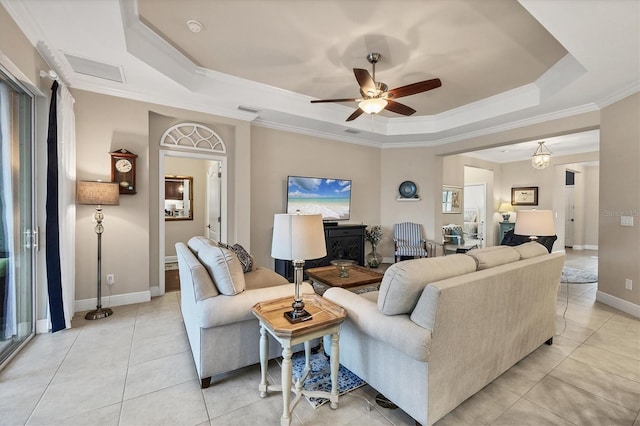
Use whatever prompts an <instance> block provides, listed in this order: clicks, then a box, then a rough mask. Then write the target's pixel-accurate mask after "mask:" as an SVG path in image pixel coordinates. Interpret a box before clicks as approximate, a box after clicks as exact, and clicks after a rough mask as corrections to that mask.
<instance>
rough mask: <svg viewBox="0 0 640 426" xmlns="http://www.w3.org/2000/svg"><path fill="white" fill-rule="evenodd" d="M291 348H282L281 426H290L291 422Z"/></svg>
mask: <svg viewBox="0 0 640 426" xmlns="http://www.w3.org/2000/svg"><path fill="white" fill-rule="evenodd" d="M291 354H292V352H291V348H283V349H282V376H281V377H282V418H281V419H280V425H281V426H289V424H290V423H291V409H290V403H291V374H292V365H291Z"/></svg>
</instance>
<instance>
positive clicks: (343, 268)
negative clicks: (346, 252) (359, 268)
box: [331, 259, 356, 278]
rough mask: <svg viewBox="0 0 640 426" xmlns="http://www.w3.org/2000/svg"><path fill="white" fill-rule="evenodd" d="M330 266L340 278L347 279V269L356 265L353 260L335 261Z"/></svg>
mask: <svg viewBox="0 0 640 426" xmlns="http://www.w3.org/2000/svg"><path fill="white" fill-rule="evenodd" d="M331 264H332V265H333V266H335V267H336V269H337V270H338V273H339V274H340V278H349V269H351V267H352V266H353V265H355V264H356V262H355V260H345V259H335V260H332V261H331Z"/></svg>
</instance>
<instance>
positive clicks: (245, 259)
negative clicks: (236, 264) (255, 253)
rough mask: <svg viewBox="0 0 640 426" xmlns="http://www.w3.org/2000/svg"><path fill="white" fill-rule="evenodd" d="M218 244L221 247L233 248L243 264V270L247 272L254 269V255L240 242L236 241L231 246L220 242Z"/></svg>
mask: <svg viewBox="0 0 640 426" xmlns="http://www.w3.org/2000/svg"><path fill="white" fill-rule="evenodd" d="M218 245H219V246H220V247H224V248H226V249H227V250H231V251H232V252H234V253H235V254H236V256H238V260H239V261H240V264H241V265H242V272H244V273H247V272H251V271H253V257H252V256H251V255H250V254H249V252H248V251H247V250H245V248H244V247H242V246H241V245H240V244H238V243H235V244H234V245H232V246H230V245H229V244H225V243H222V242H219V243H218Z"/></svg>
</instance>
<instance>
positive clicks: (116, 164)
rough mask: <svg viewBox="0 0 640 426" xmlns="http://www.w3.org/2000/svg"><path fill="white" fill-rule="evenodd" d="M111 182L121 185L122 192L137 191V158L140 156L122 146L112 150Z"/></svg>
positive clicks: (130, 192) (133, 192) (131, 192)
mask: <svg viewBox="0 0 640 426" xmlns="http://www.w3.org/2000/svg"><path fill="white" fill-rule="evenodd" d="M109 155H111V182H117V183H118V184H119V185H120V194H135V193H136V189H137V188H136V158H138V156H137V155H136V154H134V153H132V152H129V151H127V150H126V149H124V148H122V149H119V150H117V151H113V152H110V153H109Z"/></svg>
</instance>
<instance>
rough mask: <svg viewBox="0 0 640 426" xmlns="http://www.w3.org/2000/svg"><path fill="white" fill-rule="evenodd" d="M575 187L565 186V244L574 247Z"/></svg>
mask: <svg viewBox="0 0 640 426" xmlns="http://www.w3.org/2000/svg"><path fill="white" fill-rule="evenodd" d="M573 192H574V187H573V186H565V214H564V246H565V247H573V228H574V224H575V206H574V193H573Z"/></svg>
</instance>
